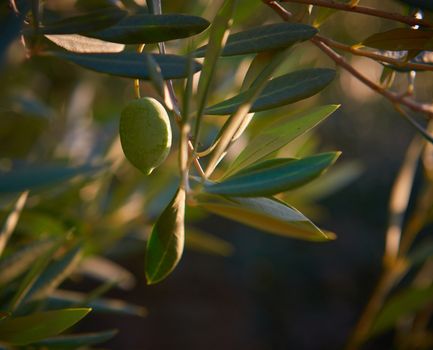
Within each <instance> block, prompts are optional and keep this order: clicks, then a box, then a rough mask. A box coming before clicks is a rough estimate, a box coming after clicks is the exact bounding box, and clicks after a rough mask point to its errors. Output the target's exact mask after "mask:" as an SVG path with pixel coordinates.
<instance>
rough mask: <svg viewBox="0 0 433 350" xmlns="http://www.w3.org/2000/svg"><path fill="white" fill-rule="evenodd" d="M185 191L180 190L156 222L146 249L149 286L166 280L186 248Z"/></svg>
mask: <svg viewBox="0 0 433 350" xmlns="http://www.w3.org/2000/svg"><path fill="white" fill-rule="evenodd" d="M184 217H185V190H183V189H179V190H178V191H177V193H176V195H175V196H174V198H173V199H172V201H171V202H170V203H169V204H168V206H167V207H166V208H165V210H164V211H163V212H162V214H161V215H160V217H159V218H158V220H157V221H156V223H155V225H154V227H153V230H152V233H151V235H150V237H149V241H148V243H147V247H146V279H147V283H148V284H154V283H157V282H159V281H161V280H163V279H164V278H166V277H167V276H168V275H169V274H170V273H171V272H172V271H173V269H174V268H175V267H176V265H177V264H178V262H179V260H180V258H181V256H182V253H183V247H184V240H185V234H184V230H185V228H184Z"/></svg>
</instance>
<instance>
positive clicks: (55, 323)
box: [0, 308, 91, 345]
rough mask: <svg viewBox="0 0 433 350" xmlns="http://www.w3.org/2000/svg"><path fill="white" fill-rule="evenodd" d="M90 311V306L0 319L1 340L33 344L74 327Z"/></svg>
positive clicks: (16, 343) (14, 343)
mask: <svg viewBox="0 0 433 350" xmlns="http://www.w3.org/2000/svg"><path fill="white" fill-rule="evenodd" d="M90 311H91V309H89V308H79V309H64V310H55V311H44V312H35V313H33V314H31V315H29V316H21V317H13V316H12V317H9V318H6V319H4V320H2V321H0V340H1V341H2V342H6V343H9V344H12V345H27V344H31V343H34V342H36V341H40V340H42V339H44V338H47V337H52V336H55V335H57V334H59V333H61V332H63V331H64V330H66V329H68V328H70V327H72V326H73V325H74V324H75V323H77V322H78V321H80V320H81V319H82V318H83V317H84V316H86V315H87V314H88V313H89V312H90Z"/></svg>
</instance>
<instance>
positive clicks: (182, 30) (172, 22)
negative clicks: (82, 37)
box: [89, 13, 209, 44]
mask: <svg viewBox="0 0 433 350" xmlns="http://www.w3.org/2000/svg"><path fill="white" fill-rule="evenodd" d="M208 26H209V22H208V21H207V20H205V19H204V18H201V17H197V16H189V15H182V14H164V15H150V14H143V13H139V14H134V15H129V16H127V17H125V18H123V19H122V20H121V21H120V22H118V23H117V24H116V25H114V26H111V27H109V28H106V29H104V30H102V31H99V32H96V33H91V34H89V35H90V36H91V37H94V38H97V39H102V40H106V41H111V42H116V43H122V44H141V43H146V44H150V43H157V42H161V41H167V40H174V39H180V38H186V37H189V36H192V35H195V34H198V33H200V32H202V31H203V30H205V29H206V28H207V27H208Z"/></svg>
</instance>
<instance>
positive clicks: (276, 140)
mask: <svg viewBox="0 0 433 350" xmlns="http://www.w3.org/2000/svg"><path fill="white" fill-rule="evenodd" d="M338 107H339V106H338V105H327V106H322V107H316V108H313V109H311V110H308V111H306V112H302V113H300V114H298V115H297V116H295V117H293V118H290V119H289V120H282V121H281V120H280V121H277V122H275V123H273V124H272V125H271V126H270V127H269V128H268V129H265V130H263V132H262V133H260V134H259V135H258V136H256V137H255V138H253V139H252V140H251V141H249V142H248V144H247V146H246V147H245V148H244V150H243V151H242V152H241V153H240V154H239V156H238V157H237V158H236V159H235V160H234V161H233V163H232V164H231V165H230V167H229V169H228V170H227V172H226V174H225V176H224V177H227V176H230V175H232V174H233V173H234V172H236V171H237V170H239V169H241V168H245V167H247V166H250V165H252V164H254V163H256V162H257V161H259V160H262V159H264V158H265V157H266V156H268V155H269V154H272V153H273V152H275V151H278V150H279V149H281V148H282V147H284V146H285V145H287V144H288V143H289V142H291V141H292V140H294V139H295V138H296V137H298V136H300V135H302V134H304V133H305V132H307V131H309V130H310V129H312V128H313V127H315V126H316V125H317V124H319V123H320V122H321V121H323V120H324V119H326V118H327V117H328V116H329V115H330V114H331V113H333V112H334V111H335V110H337V108H338Z"/></svg>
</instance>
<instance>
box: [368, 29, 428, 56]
mask: <svg viewBox="0 0 433 350" xmlns="http://www.w3.org/2000/svg"><path fill="white" fill-rule="evenodd" d="M432 38H433V31H432V30H421V29H412V28H395V29H391V30H388V31H386V32H381V33H376V34H373V35H371V36H369V37H368V38H367V39H365V40H364V41H363V42H362V44H363V45H365V46H369V47H373V48H375V49H380V50H394V51H401V50H431V49H433V41H432Z"/></svg>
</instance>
